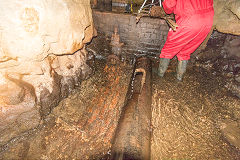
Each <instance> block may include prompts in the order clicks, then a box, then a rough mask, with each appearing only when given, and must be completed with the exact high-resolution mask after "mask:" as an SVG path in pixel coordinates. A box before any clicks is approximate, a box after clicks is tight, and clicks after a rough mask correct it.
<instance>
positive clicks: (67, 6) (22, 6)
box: [0, 0, 94, 146]
mask: <svg viewBox="0 0 240 160" xmlns="http://www.w3.org/2000/svg"><path fill="white" fill-rule="evenodd" d="M0 6H4V7H1V10H0V134H1V137H0V146H1V145H3V144H5V143H7V142H8V141H10V140H11V139H13V138H14V137H17V136H18V135H20V134H23V133H24V132H27V131H28V130H30V129H32V128H35V127H37V126H38V125H39V123H40V121H41V120H42V119H44V117H45V116H46V115H48V114H49V113H50V112H51V110H52V109H53V107H55V106H56V105H57V104H58V103H59V101H60V100H61V99H62V98H64V97H66V96H67V95H68V94H69V92H71V90H72V89H73V88H74V87H75V86H76V85H79V83H80V82H81V79H84V78H85V77H86V76H88V74H89V73H90V71H91V70H90V68H89V67H88V65H87V64H86V59H87V51H86V50H85V47H84V46H85V44H86V43H87V42H89V41H90V40H91V39H92V37H93V35H94V26H93V20H92V10H91V8H90V0H84V1H82V0H69V1H65V0H58V1H54V0H44V1H43V0H42V1H35V0H22V1H18V0H11V1H4V0H1V1H0Z"/></svg>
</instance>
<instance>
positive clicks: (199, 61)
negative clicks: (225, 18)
mask: <svg viewBox="0 0 240 160" xmlns="http://www.w3.org/2000/svg"><path fill="white" fill-rule="evenodd" d="M196 57H197V58H196V59H195V60H196V61H195V62H196V63H195V65H196V66H199V67H202V68H205V69H206V70H209V71H210V72H211V74H213V75H216V76H222V77H223V81H224V82H223V83H224V86H225V87H226V88H227V89H228V90H229V91H230V92H232V93H233V94H234V95H236V96H238V97H239V98H240V37H239V36H234V35H230V34H223V33H219V32H217V31H214V32H213V34H212V35H211V38H210V39H209V41H208V44H207V48H206V49H205V50H204V51H202V52H201V53H199V54H198V55H197V56H196Z"/></svg>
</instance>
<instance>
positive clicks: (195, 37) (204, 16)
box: [160, 12, 214, 61]
mask: <svg viewBox="0 0 240 160" xmlns="http://www.w3.org/2000/svg"><path fill="white" fill-rule="evenodd" d="M213 15H214V12H207V13H197V14H193V15H191V16H190V17H185V18H180V19H179V20H177V24H178V26H179V27H178V28H177V30H176V31H175V32H174V31H173V30H172V29H170V30H169V32H168V37H167V41H166V43H165V44H164V46H163V49H162V51H161V54H160V58H167V59H172V58H173V57H174V56H175V55H176V56H177V57H178V60H179V61H182V60H189V59H190V55H191V53H193V52H194V51H195V50H196V49H197V48H198V46H199V45H200V44H201V43H202V42H203V41H204V39H205V38H206V37H207V35H208V33H209V32H210V30H211V27H212V24H213Z"/></svg>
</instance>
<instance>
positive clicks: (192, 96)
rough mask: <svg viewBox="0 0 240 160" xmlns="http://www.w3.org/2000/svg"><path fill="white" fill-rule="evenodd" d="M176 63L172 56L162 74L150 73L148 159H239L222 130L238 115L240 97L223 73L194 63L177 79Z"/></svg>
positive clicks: (239, 154)
mask: <svg viewBox="0 0 240 160" xmlns="http://www.w3.org/2000/svg"><path fill="white" fill-rule="evenodd" d="M175 66H176V61H174V60H173V61H172V64H171V66H170V68H169V69H168V71H167V73H166V75H165V77H164V78H159V77H158V76H156V75H153V87H152V88H153V98H152V99H153V101H152V107H153V108H152V110H153V112H152V125H153V137H152V148H151V150H152V154H151V155H152V157H151V159H153V160H156V159H222V160H224V159H231V160H234V159H240V152H239V150H237V149H236V148H235V147H233V146H232V145H231V144H229V143H228V141H227V140H226V139H225V137H224V134H223V133H222V132H221V127H222V125H223V124H225V123H226V122H227V121H235V120H238V119H239V117H240V100H239V99H238V98H237V97H235V96H234V95H233V94H232V93H230V92H229V91H228V90H227V89H226V88H225V87H224V84H225V81H224V79H223V78H222V77H218V76H215V75H213V74H211V72H209V71H207V70H206V69H204V68H201V67H197V66H196V65H192V66H189V67H188V71H187V73H186V75H185V77H184V80H183V82H182V83H179V82H177V81H176V78H175V74H174V72H175ZM236 127H238V126H236Z"/></svg>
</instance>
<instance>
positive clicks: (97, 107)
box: [0, 60, 132, 160]
mask: <svg viewBox="0 0 240 160" xmlns="http://www.w3.org/2000/svg"><path fill="white" fill-rule="evenodd" d="M94 68H95V69H94V70H95V74H94V75H92V76H91V77H90V78H89V79H87V80H84V81H83V82H82V83H81V85H80V87H79V88H77V89H76V90H74V92H73V93H72V94H71V95H70V96H69V97H68V98H66V99H64V100H63V101H61V102H60V104H59V105H58V106H57V107H56V108H55V109H54V110H53V112H52V113H51V114H50V115H49V116H48V117H47V118H46V119H45V120H44V121H43V122H42V124H41V125H40V126H39V127H38V128H37V129H35V130H33V131H31V132H29V133H26V134H24V135H23V136H22V137H19V138H17V139H14V140H12V141H11V143H9V144H8V145H5V146H3V147H2V148H1V152H0V159H2V160H10V159H31V160H35V159H36V160H40V159H42V160H47V159H102V158H104V157H107V156H108V155H109V154H110V148H111V141H112V138H113V135H114V131H115V129H116V126H117V123H118V119H119V117H120V113H121V109H122V107H123V105H124V103H125V97H126V94H127V90H128V84H129V83H130V78H131V74H132V66H131V65H127V64H125V65H123V64H120V65H109V64H106V63H105V60H101V61H99V60H96V61H95V67H94Z"/></svg>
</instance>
